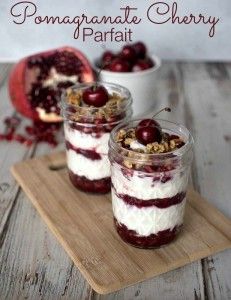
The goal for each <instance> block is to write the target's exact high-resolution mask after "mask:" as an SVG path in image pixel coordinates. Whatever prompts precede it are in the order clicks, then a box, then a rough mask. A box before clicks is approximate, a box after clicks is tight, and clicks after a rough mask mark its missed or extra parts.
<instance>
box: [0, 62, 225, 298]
mask: <svg viewBox="0 0 231 300" xmlns="http://www.w3.org/2000/svg"><path fill="white" fill-rule="evenodd" d="M10 68H11V66H10V65H6V64H4V65H3V64H2V65H0V132H2V131H3V130H4V126H3V120H4V118H5V117H6V116H10V115H13V114H14V113H15V111H14V109H13V108H12V106H11V105H10V102H9V97H8V91H7V77H8V74H9V71H10ZM153 98H154V99H155V100H156V101H157V102H158V105H157V109H158V108H161V107H164V106H165V105H169V106H171V107H172V108H173V112H172V113H171V114H169V115H168V116H167V117H168V119H169V120H172V121H177V122H182V123H184V124H185V125H186V126H187V127H188V128H189V129H190V130H191V131H192V133H193V135H194V138H195V151H194V152H195V158H194V162H193V168H192V183H193V185H194V187H195V189H196V190H198V191H199V192H200V193H201V194H202V195H203V196H204V197H206V198H207V199H208V200H209V201H210V202H211V203H213V204H214V205H215V206H216V207H217V208H219V209H220V210H221V211H222V212H223V213H224V214H225V215H226V216H229V217H230V218H231V198H230V194H231V64H223V63H208V64H205V63H169V62H168V63H164V65H163V67H162V68H161V70H160V72H159V76H158V80H157V82H156V93H155V95H153ZM25 122H27V121H26V120H25V121H23V124H25ZM63 148H64V146H63V145H62V144H60V145H59V146H58V147H57V148H56V149H55V150H54V149H51V148H50V147H49V146H47V145H43V144H40V145H38V146H36V145H34V146H32V147H31V148H26V147H24V146H23V145H19V144H15V143H5V142H0V299H1V300H2V299H52V300H53V299H55V300H56V299H81V300H82V299H107V300H109V299H110V300H111V299H118V300H120V299H124V300H125V299H126V300H127V299H137V300H140V299H157V300H165V299H170V300H174V299H176V300H181V299H183V300H185V299H217V300H220V299H221V300H226V299H231V250H227V251H224V252H222V253H219V254H217V255H215V256H212V257H208V258H205V259H202V260H201V261H197V262H195V263H192V264H190V265H187V266H185V267H183V268H180V269H177V270H175V271H172V272H169V273H167V274H164V275H161V276H158V277H156V278H153V279H151V280H148V281H146V282H144V283H141V284H137V285H135V286H132V287H129V288H126V289H124V290H121V291H118V292H115V293H113V294H109V295H106V296H101V295H98V294H97V293H96V292H94V291H93V290H92V289H91V287H90V286H89V285H88V283H87V282H86V281H85V279H84V278H83V276H82V275H81V274H80V272H79V271H78V269H77V268H76V267H75V266H74V265H73V263H72V261H71V260H70V259H69V257H68V256H67V254H66V253H65V251H64V250H63V249H62V247H61V246H60V245H59V243H58V242H57V240H56V239H55V238H54V236H53V235H52V234H51V233H50V231H49V230H48V228H47V227H46V225H45V224H44V223H43V221H42V220H41V218H40V216H39V215H38V214H37V212H36V210H35V209H34V208H33V207H32V205H31V203H30V202H29V201H28V199H27V197H26V196H25V195H24V193H23V192H22V190H21V189H20V188H19V186H18V185H17V184H16V182H15V181H14V179H13V178H12V176H11V174H10V172H9V168H10V166H11V165H12V164H14V163H15V162H18V161H21V160H24V159H27V158H30V157H34V156H37V155H42V154H45V153H48V152H51V151H58V150H60V149H63ZM230 230H231V229H230Z"/></svg>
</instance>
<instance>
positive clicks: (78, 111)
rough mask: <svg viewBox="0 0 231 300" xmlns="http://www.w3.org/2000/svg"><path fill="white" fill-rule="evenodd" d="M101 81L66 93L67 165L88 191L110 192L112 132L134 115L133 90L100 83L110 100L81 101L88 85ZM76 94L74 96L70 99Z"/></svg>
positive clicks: (78, 184)
mask: <svg viewBox="0 0 231 300" xmlns="http://www.w3.org/2000/svg"><path fill="white" fill-rule="evenodd" d="M95 84H98V83H91V84H81V85H78V86H73V87H70V88H68V89H67V91H66V92H65V93H64V94H63V96H62V101H61V105H60V106H61V112H62V115H63V118H64V134H65V141H66V154H67V166H68V171H69V177H70V180H71V182H72V183H73V185H74V186H75V187H77V188H79V189H81V190H83V191H85V192H91V193H107V192H109V191H110V189H111V174H110V163H109V159H108V141H109V137H110V132H111V131H112V129H113V128H114V127H115V126H116V125H118V124H119V123H120V122H121V121H124V120H126V119H127V118H130V117H131V114H132V109H131V104H132V99H131V95H130V92H129V91H128V90H127V89H126V88H124V87H122V86H119V85H115V84H110V83H102V82H101V83H100V85H101V86H103V87H104V88H106V90H107V92H108V95H109V101H108V102H107V103H106V104H105V105H104V106H102V107H94V106H89V105H86V104H84V102H83V101H80V102H79V103H77V104H76V102H75V101H74V100H75V99H74V95H78V96H79V95H81V94H82V93H83V92H84V90H85V89H87V88H89V87H92V86H93V85H95ZM70 95H71V97H73V99H71V100H70V99H69V98H70Z"/></svg>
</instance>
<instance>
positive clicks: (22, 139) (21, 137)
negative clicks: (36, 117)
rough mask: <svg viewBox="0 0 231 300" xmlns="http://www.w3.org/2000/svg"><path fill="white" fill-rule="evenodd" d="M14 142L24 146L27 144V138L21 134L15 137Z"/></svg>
mask: <svg viewBox="0 0 231 300" xmlns="http://www.w3.org/2000/svg"><path fill="white" fill-rule="evenodd" d="M14 140H15V141H17V142H19V143H21V144H23V143H25V141H26V138H25V137H24V136H22V135H21V134H16V135H15V136H14Z"/></svg>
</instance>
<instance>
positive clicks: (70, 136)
mask: <svg viewBox="0 0 231 300" xmlns="http://www.w3.org/2000/svg"><path fill="white" fill-rule="evenodd" d="M64 133H65V138H66V140H67V141H69V142H70V143H71V144H72V145H73V146H74V147H76V148H81V149H87V150H94V151H95V152H97V153H99V154H105V155H106V154H108V140H109V137H110V134H109V133H107V132H106V133H102V134H101V136H100V137H95V136H94V134H86V133H84V132H82V131H80V130H75V129H72V128H70V127H69V126H68V124H64Z"/></svg>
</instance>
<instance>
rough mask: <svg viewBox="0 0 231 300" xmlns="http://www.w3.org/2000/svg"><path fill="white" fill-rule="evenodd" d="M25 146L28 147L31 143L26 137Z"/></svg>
mask: <svg viewBox="0 0 231 300" xmlns="http://www.w3.org/2000/svg"><path fill="white" fill-rule="evenodd" d="M24 144H25V145H26V146H27V147H30V146H31V145H32V144H33V141H32V140H30V139H26V140H25V143H24Z"/></svg>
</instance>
